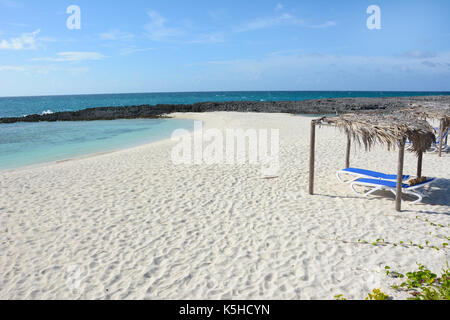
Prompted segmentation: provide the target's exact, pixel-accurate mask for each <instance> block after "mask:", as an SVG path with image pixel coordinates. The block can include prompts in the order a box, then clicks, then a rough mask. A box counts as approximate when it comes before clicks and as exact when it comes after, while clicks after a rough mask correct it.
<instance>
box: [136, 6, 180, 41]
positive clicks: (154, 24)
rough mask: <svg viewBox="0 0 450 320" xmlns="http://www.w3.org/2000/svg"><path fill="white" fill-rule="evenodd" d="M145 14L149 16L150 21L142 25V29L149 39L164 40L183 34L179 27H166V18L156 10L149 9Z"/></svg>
mask: <svg viewBox="0 0 450 320" xmlns="http://www.w3.org/2000/svg"><path fill="white" fill-rule="evenodd" d="M147 15H148V16H149V17H150V22H149V23H147V24H146V25H145V26H144V29H145V30H146V31H147V36H148V37H149V38H150V39H151V40H153V41H164V40H166V39H168V38H173V37H177V36H180V35H183V34H184V31H183V30H182V29H180V28H174V27H167V26H166V22H167V20H166V19H165V18H164V17H163V16H162V15H160V14H159V13H158V12H157V11H154V10H150V11H148V12H147Z"/></svg>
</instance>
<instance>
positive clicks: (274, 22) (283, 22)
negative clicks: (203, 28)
mask: <svg viewBox="0 0 450 320" xmlns="http://www.w3.org/2000/svg"><path fill="white" fill-rule="evenodd" d="M281 9H282V7H280V10H281ZM335 25H336V22H334V21H326V22H324V23H322V24H316V25H314V24H308V23H307V22H306V21H305V20H304V19H301V18H297V17H294V16H293V15H291V14H289V13H283V14H280V15H278V16H276V17H267V18H258V19H255V20H253V21H250V22H247V23H245V24H243V25H241V26H239V27H237V28H235V31H236V32H246V31H254V30H260V29H266V28H271V27H278V26H297V27H304V28H312V29H322V28H329V27H333V26H335Z"/></svg>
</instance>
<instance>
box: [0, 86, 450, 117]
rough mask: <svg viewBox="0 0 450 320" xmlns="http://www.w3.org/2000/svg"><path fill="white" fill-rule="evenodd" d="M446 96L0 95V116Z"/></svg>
mask: <svg viewBox="0 0 450 320" xmlns="http://www.w3.org/2000/svg"><path fill="white" fill-rule="evenodd" d="M440 95H450V91H316V90H313V91H308V90H303V91H291V90H281V91H192V92H191V91H185V92H184V91H180V92H148V93H98V94H73V95H40V96H16V97H0V118H2V117H4V118H7V117H22V116H26V115H31V114H42V113H44V112H45V113H54V112H62V111H79V110H83V109H87V108H96V107H124V106H134V105H150V106H154V105H158V104H194V103H202V102H230V101H262V102H264V101H303V100H315V99H338V98H384V97H386V98H387V97H389V98H392V97H414V96H440Z"/></svg>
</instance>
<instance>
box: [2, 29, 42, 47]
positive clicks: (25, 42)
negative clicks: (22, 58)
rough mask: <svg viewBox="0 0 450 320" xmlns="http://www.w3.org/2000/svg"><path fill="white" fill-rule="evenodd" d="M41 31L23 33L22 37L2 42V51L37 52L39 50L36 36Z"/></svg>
mask: <svg viewBox="0 0 450 320" xmlns="http://www.w3.org/2000/svg"><path fill="white" fill-rule="evenodd" d="M39 32H41V30H39V29H38V30H36V31H34V32H31V33H23V34H22V35H21V36H20V37H17V38H11V39H9V40H4V39H3V40H1V41H0V49H4V50H35V49H36V48H37V40H38V39H37V38H36V36H37V35H38V34H39Z"/></svg>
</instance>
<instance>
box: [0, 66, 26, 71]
mask: <svg viewBox="0 0 450 320" xmlns="http://www.w3.org/2000/svg"><path fill="white" fill-rule="evenodd" d="M1 71H25V68H24V67H21V66H0V72H1Z"/></svg>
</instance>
